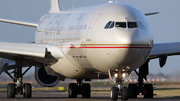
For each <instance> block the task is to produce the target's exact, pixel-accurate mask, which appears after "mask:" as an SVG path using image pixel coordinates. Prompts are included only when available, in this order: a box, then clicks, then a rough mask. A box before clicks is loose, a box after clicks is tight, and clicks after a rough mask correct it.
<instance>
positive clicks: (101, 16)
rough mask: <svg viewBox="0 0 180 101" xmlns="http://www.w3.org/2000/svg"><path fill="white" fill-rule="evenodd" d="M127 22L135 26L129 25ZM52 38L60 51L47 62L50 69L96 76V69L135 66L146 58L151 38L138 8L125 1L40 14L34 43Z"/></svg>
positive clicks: (151, 41) (132, 68) (146, 23)
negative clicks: (53, 58)
mask: <svg viewBox="0 0 180 101" xmlns="http://www.w3.org/2000/svg"><path fill="white" fill-rule="evenodd" d="M110 21H111V22H110ZM108 22H110V23H111V24H110V25H109V27H108V28H105V26H106V25H107V23H108ZM113 22H114V23H113ZM131 22H135V23H137V27H129V26H130V23H131ZM118 23H119V24H118ZM122 23H123V24H124V25H123V27H122V25H121V24H122ZM113 24H114V25H113ZM111 25H112V26H111ZM118 26H121V27H118ZM54 42H55V43H58V44H59V48H60V49H61V51H62V53H63V54H64V57H63V58H62V59H59V61H58V62H57V63H55V64H54V65H52V66H51V68H52V69H53V70H54V71H56V72H57V73H59V74H61V75H63V76H65V77H68V78H81V79H83V78H90V79H96V78H97V75H96V73H98V72H107V71H109V70H114V69H119V70H122V71H125V72H131V71H133V70H135V69H137V68H139V67H140V66H141V65H143V63H144V62H145V61H146V60H147V59H148V56H149V54H150V52H151V49H152V45H153V38H152V34H151V28H150V25H149V22H148V21H147V19H146V17H145V15H144V14H143V13H142V12H140V11H139V10H138V9H136V8H134V7H132V6H130V5H127V4H123V3H108V4H103V5H99V6H93V7H86V8H79V9H72V10H69V11H63V12H56V13H49V14H47V15H45V16H43V17H42V18H41V19H40V22H39V25H38V28H37V33H36V43H54ZM93 73H95V74H93Z"/></svg>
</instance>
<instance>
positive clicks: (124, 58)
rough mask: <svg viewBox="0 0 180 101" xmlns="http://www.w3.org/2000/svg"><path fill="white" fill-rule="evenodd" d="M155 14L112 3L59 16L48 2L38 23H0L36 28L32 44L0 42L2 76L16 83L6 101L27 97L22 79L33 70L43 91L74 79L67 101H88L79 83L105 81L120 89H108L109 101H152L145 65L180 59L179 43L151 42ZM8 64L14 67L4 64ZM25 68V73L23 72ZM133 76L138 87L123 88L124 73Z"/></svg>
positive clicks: (53, 2) (87, 87) (55, 0)
mask: <svg viewBox="0 0 180 101" xmlns="http://www.w3.org/2000/svg"><path fill="white" fill-rule="evenodd" d="M157 13H158V12H152V13H142V12H141V11H140V10H139V9H137V8H135V7H133V6H131V5H128V4H124V3H118V2H113V1H109V2H108V3H106V4H101V5H97V6H92V7H85V8H77V9H72V10H64V11H62V10H60V9H59V2H58V0H51V9H50V11H49V13H48V14H46V15H44V16H43V17H41V18H40V20H39V23H31V22H22V21H14V20H7V19H0V21H1V22H5V23H12V24H18V25H23V26H29V27H35V28H37V31H36V34H35V42H34V43H8V42H0V57H1V58H2V59H1V61H0V62H1V66H0V73H2V72H5V73H6V74H7V75H9V76H10V77H11V78H12V80H13V82H14V83H9V84H8V86H7V97H8V98H15V95H17V94H21V95H23V97H24V98H31V95H32V90H31V84H29V83H23V75H24V74H25V73H26V72H27V71H28V70H29V69H30V68H31V67H32V66H35V67H36V68H35V78H36V80H37V82H38V83H39V84H40V85H42V86H45V87H52V86H55V85H56V84H57V83H58V82H59V81H64V80H65V78H69V79H76V80H77V83H70V84H69V89H68V93H69V98H76V97H77V95H82V97H83V98H90V97H91V87H90V84H89V83H83V81H91V80H92V79H107V78H109V79H110V80H114V81H115V82H116V83H117V84H118V87H112V88H111V95H110V96H111V99H112V100H117V99H118V95H120V96H121V99H122V100H128V98H137V95H139V94H142V95H144V98H153V85H152V84H144V82H143V81H144V79H147V75H148V70H149V66H148V63H149V60H151V59H155V58H159V63H160V66H161V67H163V66H164V65H165V63H166V59H167V57H168V56H171V55H179V54H180V42H174V43H161V44H155V43H153V36H152V31H151V27H150V24H149V22H148V20H147V18H146V16H150V15H154V14H157ZM167 46H168V47H167ZM6 59H8V60H12V61H14V62H15V65H12V64H8V63H6V62H5V60H6ZM24 67H28V68H27V70H26V71H24V72H23V73H22V68H24ZM137 68H139V72H138V71H136V69H137ZM9 70H14V71H13V72H11V73H10V72H9ZM132 71H135V72H136V74H137V76H138V83H137V84H129V85H128V87H125V86H122V83H123V81H124V77H125V74H129V75H131V72H132ZM12 74H14V75H12ZM113 77H114V78H115V79H112V78H113Z"/></svg>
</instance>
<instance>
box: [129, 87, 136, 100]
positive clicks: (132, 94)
mask: <svg viewBox="0 0 180 101" xmlns="http://www.w3.org/2000/svg"><path fill="white" fill-rule="evenodd" d="M128 89H129V98H137V93H138V88H137V85H136V84H129V86H128Z"/></svg>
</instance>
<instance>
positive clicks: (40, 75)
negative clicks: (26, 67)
mask: <svg viewBox="0 0 180 101" xmlns="http://www.w3.org/2000/svg"><path fill="white" fill-rule="evenodd" d="M35 79H36V81H37V82H38V83H39V84H40V85H42V86H44V87H53V86H55V85H56V84H57V83H58V82H59V77H58V76H51V75H49V74H48V73H47V72H46V70H45V68H44V67H41V68H40V67H36V69H35Z"/></svg>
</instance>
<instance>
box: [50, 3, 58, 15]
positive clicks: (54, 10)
mask: <svg viewBox="0 0 180 101" xmlns="http://www.w3.org/2000/svg"><path fill="white" fill-rule="evenodd" d="M59 11H60V9H59V1H58V0H51V9H50V11H49V13H54V12H59Z"/></svg>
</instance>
